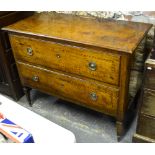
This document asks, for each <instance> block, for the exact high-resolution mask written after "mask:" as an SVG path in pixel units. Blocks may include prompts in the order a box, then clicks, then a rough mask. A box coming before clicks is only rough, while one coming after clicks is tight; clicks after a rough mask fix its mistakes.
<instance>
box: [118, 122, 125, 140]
mask: <svg viewBox="0 0 155 155" xmlns="http://www.w3.org/2000/svg"><path fill="white" fill-rule="evenodd" d="M116 129H117V140H118V141H120V140H121V138H122V136H123V135H124V123H123V122H121V121H117V122H116Z"/></svg>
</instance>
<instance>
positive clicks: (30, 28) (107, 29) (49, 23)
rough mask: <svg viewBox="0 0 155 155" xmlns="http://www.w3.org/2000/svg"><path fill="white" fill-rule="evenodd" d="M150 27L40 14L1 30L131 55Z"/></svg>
mask: <svg viewBox="0 0 155 155" xmlns="http://www.w3.org/2000/svg"><path fill="white" fill-rule="evenodd" d="M151 27H152V25H151V24H144V23H134V22H127V21H114V20H106V19H104V20H101V21H99V20H97V19H92V18H84V17H77V16H73V15H64V14H57V13H53V14H51V13H50V14H49V13H40V14H36V15H35V16H33V17H30V18H27V19H26V20H23V21H20V22H17V23H16V24H12V25H10V26H7V27H5V28H3V30H7V31H12V32H18V33H20V34H32V35H36V36H45V37H48V38H55V39H58V40H68V41H69V42H78V43H82V44H87V45H92V46H98V47H103V48H108V49H114V50H119V51H123V52H125V53H130V54H132V53H133V52H134V50H135V48H136V47H137V46H138V44H139V43H140V41H141V40H142V38H143V37H144V36H145V34H146V33H147V32H148V30H149V29H150V28H151Z"/></svg>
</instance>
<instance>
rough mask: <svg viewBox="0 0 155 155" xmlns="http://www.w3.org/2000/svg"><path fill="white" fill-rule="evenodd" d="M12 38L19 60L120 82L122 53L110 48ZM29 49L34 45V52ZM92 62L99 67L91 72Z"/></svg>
mask: <svg viewBox="0 0 155 155" xmlns="http://www.w3.org/2000/svg"><path fill="white" fill-rule="evenodd" d="M10 40H11V44H12V48H13V50H14V55H15V58H16V59H17V60H20V61H23V62H28V63H32V64H34V65H39V66H44V67H46V68H50V69H53V68H54V69H57V70H62V71H65V72H68V73H73V74H77V75H82V76H86V77H89V78H93V79H96V80H99V81H103V82H106V83H109V84H114V85H118V84H119V65H120V56H119V55H116V54H111V53H108V52H107V51H108V50H107V51H106V50H105V52H103V51H102V52H101V51H94V50H92V49H85V48H80V47H75V46H74V47H73V46H69V45H62V44H58V43H54V42H48V41H43V40H36V39H32V38H27V37H20V36H14V35H11V36H10ZM27 48H32V50H33V54H32V55H28V54H27ZM89 63H95V64H96V70H94V71H92V70H91V69H90V68H89ZM103 64H104V65H103Z"/></svg>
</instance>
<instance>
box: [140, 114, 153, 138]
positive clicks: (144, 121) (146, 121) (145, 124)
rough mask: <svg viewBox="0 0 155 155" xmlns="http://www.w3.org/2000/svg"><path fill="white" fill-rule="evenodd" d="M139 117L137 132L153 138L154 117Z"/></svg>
mask: <svg viewBox="0 0 155 155" xmlns="http://www.w3.org/2000/svg"><path fill="white" fill-rule="evenodd" d="M139 117H140V118H139V121H138V128H137V133H138V134H140V135H143V136H146V137H149V138H152V139H155V118H153V117H149V116H146V115H140V116H139Z"/></svg>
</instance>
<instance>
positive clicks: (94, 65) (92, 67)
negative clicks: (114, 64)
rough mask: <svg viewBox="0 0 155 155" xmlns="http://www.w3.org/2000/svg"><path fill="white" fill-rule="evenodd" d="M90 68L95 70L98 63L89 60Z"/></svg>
mask: <svg viewBox="0 0 155 155" xmlns="http://www.w3.org/2000/svg"><path fill="white" fill-rule="evenodd" d="M88 68H89V69H90V70H92V71H95V70H96V68H97V65H96V63H95V62H89V64H88Z"/></svg>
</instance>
